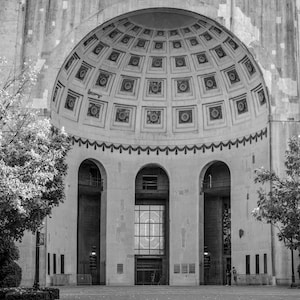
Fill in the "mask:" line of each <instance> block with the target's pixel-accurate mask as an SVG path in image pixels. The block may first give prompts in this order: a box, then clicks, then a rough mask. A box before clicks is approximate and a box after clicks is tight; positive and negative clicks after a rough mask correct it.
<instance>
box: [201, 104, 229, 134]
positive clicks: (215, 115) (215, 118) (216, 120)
mask: <svg viewBox="0 0 300 300" xmlns="http://www.w3.org/2000/svg"><path fill="white" fill-rule="evenodd" d="M203 121H204V128H205V129H210V128H219V127H224V126H226V125H227V124H226V111H225V106H224V101H219V102H213V103H210V104H204V105H203Z"/></svg>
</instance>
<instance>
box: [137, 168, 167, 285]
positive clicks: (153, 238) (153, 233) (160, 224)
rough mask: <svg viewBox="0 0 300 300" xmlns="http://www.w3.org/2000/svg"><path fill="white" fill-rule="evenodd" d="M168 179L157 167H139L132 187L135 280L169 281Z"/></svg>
mask: <svg viewBox="0 0 300 300" xmlns="http://www.w3.org/2000/svg"><path fill="white" fill-rule="evenodd" d="M168 216H169V179H168V177H167V174H166V173H165V172H164V171H163V170H162V169H161V168H159V167H156V166H149V167H145V168H143V169H142V170H141V171H140V172H139V173H138V175H137V177H136V189H135V224H134V226H135V236H134V240H135V284H138V285H140V284H145V285H158V284H162V285H165V284H168V282H169V279H168V278H169V273H168V269H169V247H168V245H169V235H168V232H169V228H168V219H169V217H168Z"/></svg>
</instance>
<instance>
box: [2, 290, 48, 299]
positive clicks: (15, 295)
mask: <svg viewBox="0 0 300 300" xmlns="http://www.w3.org/2000/svg"><path fill="white" fill-rule="evenodd" d="M5 300H51V298H50V294H49V293H48V292H44V291H39V290H37V291H36V290H31V291H30V290H28V291H26V290H25V291H22V290H21V291H17V292H9V293H7V294H6V295H5Z"/></svg>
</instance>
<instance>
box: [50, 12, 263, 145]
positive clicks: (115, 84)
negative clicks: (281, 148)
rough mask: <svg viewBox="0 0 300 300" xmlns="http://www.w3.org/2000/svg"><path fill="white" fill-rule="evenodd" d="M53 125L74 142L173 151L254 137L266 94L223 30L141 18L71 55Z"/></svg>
mask: <svg viewBox="0 0 300 300" xmlns="http://www.w3.org/2000/svg"><path fill="white" fill-rule="evenodd" d="M51 107H52V121H53V123H54V125H56V126H59V127H61V126H64V127H65V129H66V131H67V132H69V133H71V134H72V135H74V136H77V137H81V138H83V139H90V140H95V141H104V142H107V143H114V144H118V143H119V144H127V145H129V144H132V145H150V146H152V145H153V146H155V145H158V146H163V145H168V146H175V145H178V146H180V145H191V144H199V143H207V142H218V141H226V140H228V139H234V138H235V139H237V138H240V137H243V136H247V135H250V134H253V133H256V132H259V131H260V130H263V129H264V128H265V126H266V122H267V114H268V113H267V91H266V88H265V84H264V81H263V78H262V75H261V72H260V70H259V67H258V65H257V64H256V62H255V61H254V59H253V57H252V55H251V54H250V53H249V51H248V50H247V49H246V48H245V46H244V45H243V44H242V43H241V42H240V41H239V40H238V39H237V38H236V37H235V36H233V35H232V34H231V33H230V32H228V31H227V30H226V29H225V28H223V27H222V26H220V25H219V24H217V23H215V22H214V21H212V20H210V19H207V18H205V17H203V16H200V15H196V14H192V13H188V12H186V11H180V10H167V9H160V10H144V11H138V12H135V13H134V14H128V15H126V16H122V17H120V18H118V19H114V20H112V21H111V22H108V23H106V24H104V25H103V26H100V27H98V28H96V29H95V30H94V31H93V32H91V33H90V34H89V35H88V36H86V37H85V38H84V39H83V40H82V41H81V42H80V43H79V44H78V45H77V46H76V47H75V48H74V50H73V51H72V52H71V53H70V55H69V56H68V58H67V59H66V61H65V63H64V65H63V66H62V68H61V70H60V72H59V74H58V76H57V80H56V83H55V87H54V90H53V94H52V99H51Z"/></svg>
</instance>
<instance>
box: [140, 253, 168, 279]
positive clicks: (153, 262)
mask: <svg viewBox="0 0 300 300" xmlns="http://www.w3.org/2000/svg"><path fill="white" fill-rule="evenodd" d="M135 263H136V284H139V285H141V284H142V285H160V284H165V283H163V282H162V259H159V258H136V262H135Z"/></svg>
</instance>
